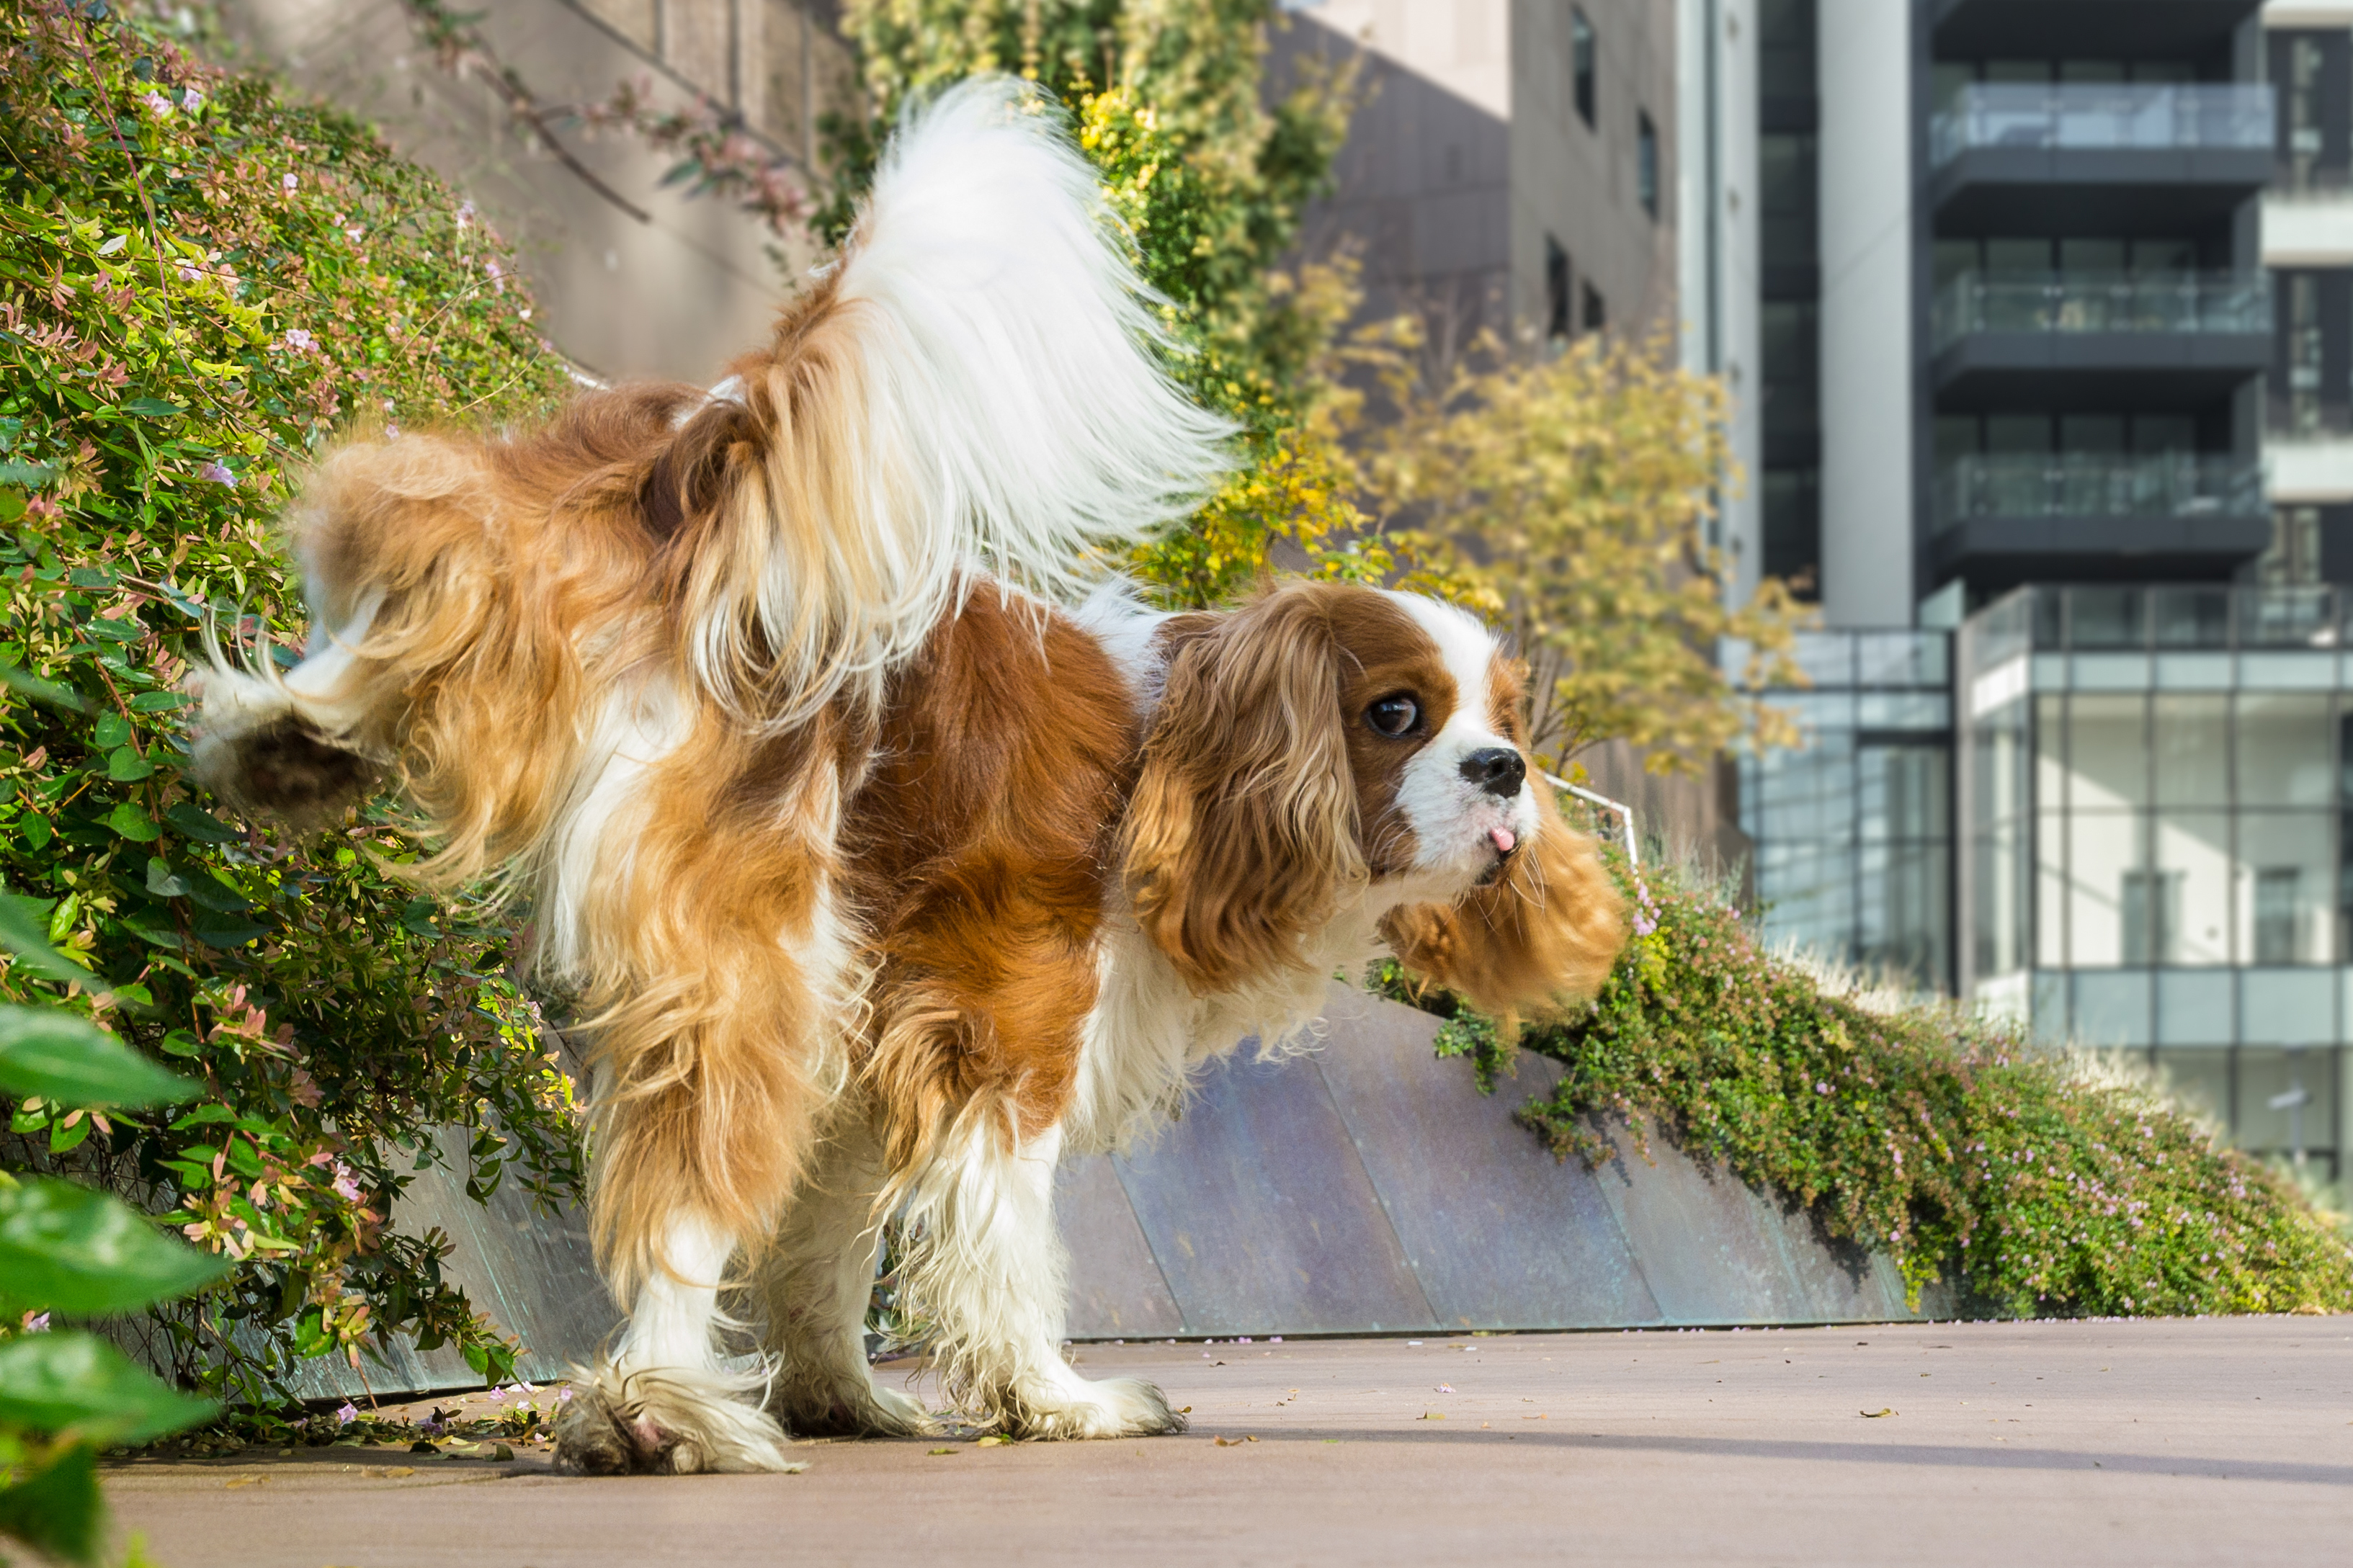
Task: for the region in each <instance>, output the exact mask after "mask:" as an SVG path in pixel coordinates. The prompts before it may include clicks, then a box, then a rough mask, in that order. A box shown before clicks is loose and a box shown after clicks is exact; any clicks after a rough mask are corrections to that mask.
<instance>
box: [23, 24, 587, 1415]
mask: <svg viewBox="0 0 2353 1568" xmlns="http://www.w3.org/2000/svg"><path fill="white" fill-rule="evenodd" d="M0 149H5V157H0V571H4V572H5V578H0V667H5V668H0V673H5V674H6V676H7V677H8V680H9V687H10V689H9V690H6V691H0V878H5V885H6V889H7V890H8V893H9V894H10V895H11V896H12V897H13V898H14V899H15V900H17V907H18V908H19V910H21V911H23V912H26V913H29V914H31V915H32V916H33V917H34V918H35V919H37V921H38V922H39V925H40V929H41V931H42V933H43V934H44V935H46V937H47V939H48V941H49V942H51V943H54V944H55V945H56V946H57V947H58V948H59V949H61V950H63V951H64V952H66V953H67V954H68V955H69V957H70V958H71V960H72V962H73V963H76V964H78V965H79V966H80V967H81V968H82V969H83V970H84V971H86V972H87V973H84V974H82V975H79V976H78V977H76V979H75V980H74V982H73V983H71V984H59V983H58V982H57V981H56V980H54V979H52V978H50V977H47V976H45V975H42V974H40V973H35V972H33V971H32V970H30V969H28V968H27V967H26V966H25V965H24V964H23V963H21V962H20V963H13V964H11V965H9V966H8V967H7V968H6V970H5V973H0V994H5V996H6V997H7V998H9V999H12V1000H16V1001H40V1002H47V1003H54V1004H57V1005H61V1006H62V1007H64V1008H65V1009H66V1010H67V1011H69V1013H71V1014H73V1015H75V1016H79V1017H81V1018H83V1019H86V1020H89V1021H90V1022H92V1023H94V1024H96V1025H98V1026H100V1027H103V1028H105V1029H107V1030H109V1031H111V1033H112V1034H113V1035H115V1036H116V1037H118V1038H120V1039H121V1040H122V1041H124V1042H127V1043H128V1044H129V1045H131V1046H132V1047H134V1048H136V1049H137V1050H139V1051H140V1052H142V1053H143V1054H144V1055H146V1056H147V1057H149V1058H154V1059H157V1060H159V1061H169V1062H170V1064H171V1065H172V1067H173V1068H175V1069H176V1070H178V1071H179V1072H182V1073H184V1074H186V1075H188V1076H189V1077H191V1078H193V1079H197V1080H199V1082H200V1084H201V1090H200V1092H199V1093H198V1094H197V1095H196V1096H195V1099H194V1100H192V1101H191V1102H189V1103H188V1104H186V1105H185V1106H182V1107H180V1108H178V1110H177V1113H176V1114H173V1113H169V1112H165V1113H157V1114H141V1113H131V1112H115V1113H112V1114H108V1113H104V1112H101V1111H100V1110H97V1109H95V1108H94V1107H92V1106H91V1105H89V1104H81V1103H76V1102H75V1099H74V1097H71V1096H63V1097H52V1096H38V1095H25V1096H22V1097H20V1098H16V1099H14V1100H12V1101H11V1102H10V1103H9V1104H8V1105H7V1106H6V1110H7V1111H8V1113H9V1121H8V1126H7V1130H6V1132H5V1134H0V1164H5V1165H8V1166H13V1167H15V1168H16V1169H18V1170H24V1171H30V1172H36V1173H51V1174H60V1173H61V1174H71V1175H76V1176H79V1177H80V1178H82V1179H84V1180H86V1181H88V1182H90V1183H92V1184H97V1185H99V1186H102V1187H105V1188H108V1189H111V1190H112V1191H114V1192H116V1193H120V1194H124V1195H126V1196H128V1197H130V1198H132V1200H133V1201H134V1202H136V1203H138V1204H140V1205H141V1206H142V1207H144V1208H145V1209H147V1210H148V1211H149V1212H151V1213H153V1214H156V1215H160V1216H162V1218H163V1219H164V1221H165V1222H166V1223H168V1224H169V1225H172V1226H176V1227H179V1228H180V1229H182V1230H183V1231H184V1232H185V1234H186V1236H187V1237H189V1238H190V1239H191V1240H193V1241H195V1242H196V1243H197V1244H198V1245H199V1246H201V1247H205V1248H206V1249H208V1250H210V1251H212V1252H214V1253H216V1254H219V1255H221V1256H223V1257H225V1258H229V1259H231V1260H233V1261H234V1263H235V1264H236V1267H235V1268H234V1270H233V1272H231V1273H230V1274H229V1276H228V1278H227V1280H226V1281H225V1282H223V1283H221V1284H218V1285H216V1286H213V1287H211V1288H209V1289H206V1290H205V1291H203V1292H201V1293H200V1294H198V1295H196V1296H195V1297H193V1298H190V1299H189V1300H186V1301H184V1302H181V1303H178V1304H175V1305H173V1306H170V1307H165V1308H162V1309H158V1310H157V1317H156V1320H155V1321H156V1324H157V1325H158V1327H159V1328H160V1330H161V1331H160V1332H157V1333H155V1334H154V1335H153V1336H152V1338H151V1341H150V1344H149V1350H150V1353H151V1355H152V1356H153V1358H154V1359H155V1360H157V1361H158V1362H159V1363H161V1364H163V1365H164V1366H166V1367H167V1368H169V1370H171V1371H172V1372H173V1373H175V1374H176V1375H177V1376H178V1378H179V1379H180V1380H181V1381H182V1382H183V1383H184V1384H187V1385H189V1386H193V1387H198V1388H202V1389H203V1390H205V1391H206V1392H207V1393H210V1394H214V1395H216V1396H218V1397H222V1398H225V1399H228V1400H231V1401H236V1402H241V1403H245V1404H248V1405H268V1404H269V1403H272V1402H274V1401H275V1400H277V1399H278V1398H279V1397H280V1396H281V1395H282V1393H283V1382H282V1380H283V1377H284V1376H285V1374H286V1373H288V1371H289V1370H290V1368H291V1366H292V1365H293V1364H294V1363H295V1362H296V1361H298V1360H299V1359H300V1358H301V1357H305V1356H317V1355H322V1354H326V1353H329V1352H338V1353H341V1354H343V1355H345V1356H348V1357H350V1358H352V1359H353V1362H354V1363H355V1364H356V1361H357V1357H358V1355H359V1353H360V1349H361V1346H362V1344H363V1343H364V1342H365V1341H366V1340H367V1339H368V1337H369V1336H371V1335H381V1334H388V1333H391V1332H393V1331H405V1332H407V1333H411V1334H414V1335H416V1336H417V1339H418V1341H419V1342H420V1343H422V1344H423V1345H425V1346H427V1347H431V1346H434V1345H438V1344H440V1343H444V1342H455V1343H456V1344H458V1345H459V1346H460V1347H461V1348H462V1350H463V1351H464V1353H465V1354H466V1356H467V1358H468V1360H469V1361H470V1363H472V1364H473V1365H474V1366H475V1367H476V1368H477V1369H479V1370H480V1371H482V1372H484V1373H486V1374H489V1375H493V1376H495V1375H500V1374H502V1373H507V1372H508V1371H509V1370H510V1369H511V1364H512V1345H511V1343H509V1342H507V1341H505V1340H504V1339H502V1338H501V1336H500V1335H499V1333H498V1332H497V1331H496V1330H495V1329H494V1328H493V1327H492V1326H491V1324H489V1323H487V1322H486V1321H483V1320H482V1319H481V1318H480V1317H479V1316H478V1315H477V1314H476V1313H475V1312H474V1310H472V1308H471V1306H470V1304H469V1303H468V1302H467V1301H466V1300H465V1299H464V1297H463V1296H462V1295H461V1294H460V1293H459V1291H458V1290H457V1289H454V1288H453V1287H451V1286H450V1285H449V1284H448V1282H447V1281H446V1280H445V1279H442V1277H441V1273H440V1255H441V1253H442V1251H443V1250H444V1249H445V1246H446V1244H445V1243H444V1241H443V1240H442V1238H440V1237H438V1236H433V1235H426V1236H417V1235H414V1234H408V1233H406V1232H403V1231H402V1230H400V1229H398V1228H396V1218H397V1215H398V1208H399V1203H400V1194H401V1190H402V1188H403V1187H404V1186H405V1185H406V1184H407V1183H408V1181H409V1180H410V1179H411V1178H412V1174H413V1173H414V1172H415V1171H416V1170H418V1169H421V1168H423V1167H424V1166H425V1165H426V1164H427V1163H429V1162H431V1161H433V1160H436V1159H439V1158H441V1157H442V1156H441V1155H440V1154H439V1153H438V1152H437V1146H436V1144H435V1142H434V1140H433V1130H434V1129H435V1128H437V1127H439V1126H445V1125H450V1124H454V1125H457V1126H459V1127H461V1128H464V1129H467V1130H468V1131H469V1133H470V1140H471V1141H470V1144H469V1143H467V1142H464V1141H462V1140H461V1141H459V1153H458V1155H457V1158H458V1159H459V1161H460V1162H461V1163H463V1165H464V1168H465V1172H466V1175H467V1180H468V1186H469V1190H470V1192H472V1193H474V1194H477V1195H483V1194H487V1193H488V1192H489V1191H490V1190H491V1188H493V1187H495V1186H496V1185H497V1184H499V1182H500V1181H501V1179H506V1178H508V1177H509V1176H510V1175H512V1177H513V1178H515V1179H519V1180H522V1181H524V1182H527V1183H528V1184H530V1185H531V1187H532V1189H533V1192H534V1193H535V1194H539V1195H541V1196H542V1197H543V1198H548V1199H553V1198H554V1197H556V1196H558V1195H560V1194H566V1193H569V1192H571V1191H572V1190H574V1189H575V1186H576V1184H577V1178H578V1174H579V1170H580V1160H581V1152H580V1145H579V1134H578V1130H577V1128H576V1125H575V1116H574V1111H573V1108H572V1106H571V1103H570V1094H571V1088H570V1085H569V1083H568V1082H567V1080H566V1079H565V1078H564V1077H563V1075H562V1074H561V1073H560V1072H559V1071H558V1070H556V1068H555V1065H554V1062H553V1060H552V1059H551V1058H550V1057H549V1055H548V1053H547V1051H546V1050H545V1048H544V1047H543V1037H542V1035H541V1032H540V1028H539V1025H538V1020H537V1016H536V1013H535V1011H534V1009H533V1005H532V1004H531V1002H530V1001H529V999H528V998H527V997H525V996H524V995H523V994H522V992H521V991H519V990H518V988H517V987H516V985H515V984H514V983H513V982H512V980H511V979H510V978H509V977H508V972H507V952H506V946H505V943H506V940H507V939H506V935H505V932H504V931H501V930H498V929H492V928H490V927H488V926H484V925H480V924H477V923H474V922H473V921H471V920H470V919H469V918H467V917H465V916H463V915H460V914H455V913H452V912H450V911H448V910H441V909H438V908H436V907H435V906H434V905H433V904H431V903H429V902H427V901H426V900H419V899H414V898H412V897H410V895H409V893H408V891H407V890H406V889H404V888H403V886H402V885H401V883H400V882H399V880H398V879H396V877H395V876H393V875H391V874H388V873H387V871H386V870H385V865H386V863H392V864H397V863H398V862H401V861H404V860H406V859H409V858H412V857H413V856H414V854H415V850H414V848H413V847H411V846H410V845H409V844H408V843H407V842H406V840H405V839H403V838H402V837H400V836H399V834H398V833H396V831H394V830H393V828H392V827H391V826H388V825H387V823H386V822H385V820H383V819H382V818H381V817H379V816H368V817H365V818H364V819H363V820H361V821H359V822H358V823H356V824H355V825H352V826H346V827H345V828H343V829H341V830H338V831H334V832H332V833H329V834H326V835H324V836H313V837H309V838H297V837H294V836H292V835H290V834H287V833H284V832H281V831H278V830H273V829H269V828H266V827H263V828H252V827H247V826H230V825H228V824H226V823H224V822H222V821H221V820H219V819H218V818H216V816H213V815H211V813H210V812H208V811H207V810H206V806H205V803H204V802H203V800H202V799H200V798H198V797H196V796H195V795H192V793H191V792H190V790H189V788H188V787H187V786H185V785H184V784H182V782H181V781H180V778H179V774H178V763H179V762H180V758H181V747H182V746H183V744H184V740H183V737H182V733H181V726H182V723H183V721H184V718H185V715H184V713H183V711H182V710H183V709H184V707H185V698H184V697H183V696H182V695H181V694H180V693H179V692H178V691H177V690H176V689H175V683H176V682H177V681H178V680H179V679H180V678H181V677H182V676H183V675H184V674H185V672H186V671H187V669H188V668H189V666H190V663H191V661H192V660H194V659H195V658H199V657H200V655H199V653H198V649H197V646H196V645H197V639H198V637H199V635H200V628H201V626H203V624H204V622H205V620H206V617H207V616H215V615H218V616H221V617H222V618H223V621H224V625H225V628H226V630H227V632H228V634H229V637H230V640H231V641H232V643H237V644H241V645H242V646H244V647H245V648H246V649H247V650H248V653H250V654H252V656H253V657H275V658H280V660H281V661H284V660H287V659H289V658H290V657H291V656H290V655H289V654H287V653H286V652H284V651H283V649H282V648H280V647H271V648H269V649H268V650H267V651H266V652H264V651H256V650H257V649H258V648H259V647H261V646H262V643H261V639H262V637H264V636H266V635H267V634H270V633H274V634H277V635H278V637H280V640H281V641H282V640H283V638H284V637H286V636H288V635H289V634H290V633H291V632H292V631H293V630H294V629H295V628H297V627H299V626H301V622H302V616H301V608H300V605H299V603H298V601H297V599H296V597H295V596H294V595H293V593H292V591H291V587H290V583H289V580H288V575H287V572H286V568H285V567H284V565H283V563H282V561H281V557H280V552H279V550H278V548H277V542H276V539H275V536H274V531H273V529H274V523H273V519H274V517H275V514H276V513H277V511H278V510H279V509H280V507H281V506H282V505H283V504H284V502H285V500H286V499H287V496H288V494H289V491H290V485H291V484H292V482H293V480H294V477H295V476H296V475H297V474H298V473H299V470H300V468H301V465H302V463H303V461H304V460H305V458H306V457H307V455H308V454H310V453H311V451H312V450H313V449H314V448H315V447H317V445H318V444H319V443H320V442H321V441H322V439H324V438H325V437H326V436H327V435H328V433H329V432H330V430H331V429H332V428H333V427H335V426H337V425H338V424H340V423H344V422H349V421H353V420H359V421H364V422H382V423H384V424H386V425H391V426H397V425H399V424H401V423H406V422H418V423H422V422H425V421H434V422H437V423H452V422H458V423H463V422H468V421H474V420H486V419H489V418H491V417H492V416H512V415H517V414H522V413H527V412H529V411H530V410H532V409H533V408H534V407H537V406H540V405H544V404H545V403H546V402H547V401H548V400H550V399H552V398H553V397H554V396H555V395H558V394H559V393H560V392H561V391H562V390H563V389H564V386H565V368H564V366H563V363H562V362H561V361H560V360H559V359H558V358H557V357H556V356H555V355H554V354H553V353H550V352H549V351H548V349H547V346H546V345H545V344H544V343H543V342H542V341H541V340H540V338H539V336H538V334H537V333H536V331H534V329H533V327H532V325H531V321H530V317H531V309H530V300H529V298H528V297H527V295H525V294H524V293H523V292H522V290H520V289H518V288H517V287H516V286H515V281H514V278H513V274H512V258H510V257H508V256H507V254H506V253H505V252H504V251H503V250H502V249H501V247H500V245H499V243H498V242H497V240H496V238H495V237H493V236H491V235H490V234H488V233H486V232H485V231H484V230H483V228H482V226H480V224H479V223H478V222H476V221H475V220H474V218H473V216H472V214H471V212H470V208H468V207H467V206H465V205H462V204H461V203H460V202H459V200H458V199H457V198H456V197H455V196H453V195H450V193H449V192H448V191H447V190H446V189H444V188H443V187H442V186H440V185H439V184H438V183H437V182H436V181H435V180H434V179H433V178H432V177H431V176H429V175H428V174H425V173H424V172H422V171H420V170H418V169H417V168H416V167H414V166H412V165H409V164H406V163H402V162H400V161H399V160H397V159H396V158H395V157H394V156H393V155H392V154H391V153H388V152H387V151H386V149H385V147H384V146H383V145H382V144H381V143H380V142H378V141H377V140H376V139H375V137H374V136H373V134H372V133H371V132H368V131H367V130H366V129H365V128H364V127H363V126H361V125H359V124H357V123H355V122H353V121H350V120H348V119H346V118H344V117H342V116H340V115H337V114H335V113H332V112H330V111H327V110H321V109H318V108H314V107H307V106H302V105H297V104H290V103H287V102H284V101H281V100H280V99H278V98H277V97H276V96H275V95H274V93H273V90H272V89H271V88H270V87H269V85H267V84H266V83H263V82H259V81H257V80H253V79H240V78H237V77H232V76H225V75H222V74H219V73H217V72H215V71H212V70H209V69H207V68H205V67H203V66H201V65H200V64H198V63H197V62H195V61H194V60H191V59H189V58H185V56H183V55H181V54H179V53H178V52H176V51H175V50H174V48H173V47H171V46H170V45H168V44H167V43H164V42H163V41H160V40H158V39H156V38H153V37H148V36H146V35H143V34H142V33H141V32H139V31H137V30H136V29H134V28H132V27H131V26H127V25H125V24H123V23H121V22H120V21H119V20H117V19H114V18H112V17H111V16H110V15H109V14H108V12H107V11H106V9H105V7H104V6H103V5H97V4H63V3H58V0H28V3H21V4H18V5H11V6H9V7H7V8H6V9H5V11H0ZM28 690H37V691H43V692H47V693H48V694H49V695H50V696H52V697H54V698H56V699H57V700H58V702H60V703H62V704H63V706H62V707H56V706H48V705H44V704H37V703H34V702H32V701H29V700H26V697H25V693H26V691H28ZM36 1304H37V1303H36ZM0 1332H5V1327H0Z"/></svg>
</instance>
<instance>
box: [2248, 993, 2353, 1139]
mask: <svg viewBox="0 0 2353 1568" xmlns="http://www.w3.org/2000/svg"><path fill="white" fill-rule="evenodd" d="M2332 978H2333V977H2332V976H2331V975H2330V974H2329V973H2328V972H2327V970H2322V969H2242V970H2241V971H2239V1040H2240V1043H2241V1044H2242V1045H2253V1046H2308V1045H2315V1044H2318V1043H2322V1042H2325V1041H2327V1040H2329V1039H2332V1038H2334V1037H2335V1036H2336V1033H2337V1008H2336V998H2335V996H2334V995H2332V994H2331V993H2333V992H2334V991H2335V990H2336V987H2335V986H2334V985H2332V984H2330V980H2331V979H2332ZM2245 1087H2246V1086H2245V1085H2244V1084H2243V1083H2242V1084H2241V1086H2240V1100H2239V1119H2240V1121H2241V1122H2242V1123H2243V1122H2244V1121H2245V1120H2246V1115H2247V1102H2246V1098H2245Z"/></svg>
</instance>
